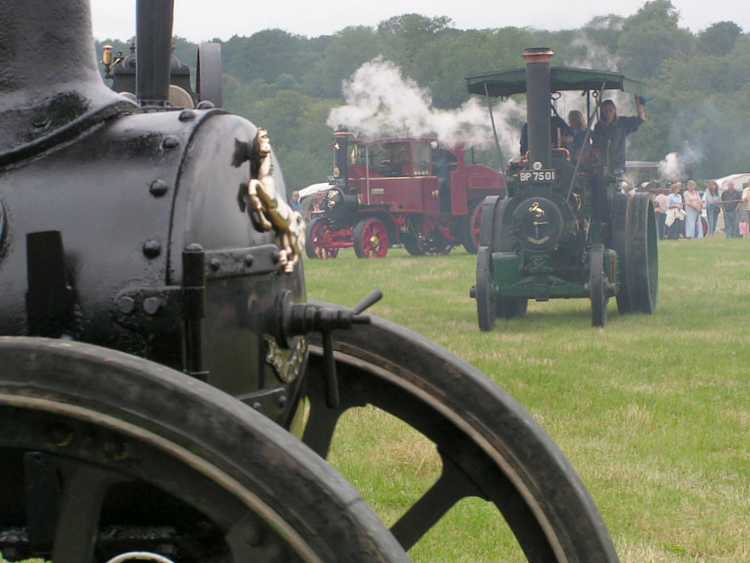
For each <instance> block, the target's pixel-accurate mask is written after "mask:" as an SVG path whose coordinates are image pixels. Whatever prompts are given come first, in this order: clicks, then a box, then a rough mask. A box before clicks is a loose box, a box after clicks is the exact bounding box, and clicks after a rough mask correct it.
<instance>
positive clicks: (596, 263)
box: [589, 244, 608, 327]
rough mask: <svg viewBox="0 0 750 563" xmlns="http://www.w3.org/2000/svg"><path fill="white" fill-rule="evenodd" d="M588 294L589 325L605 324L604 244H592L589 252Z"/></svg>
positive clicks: (605, 281)
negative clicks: (589, 302) (589, 308)
mask: <svg viewBox="0 0 750 563" xmlns="http://www.w3.org/2000/svg"><path fill="white" fill-rule="evenodd" d="M589 296H590V298H591V325H592V326H598V327H603V326H604V325H606V324H607V301H608V298H607V278H606V274H605V273H604V245H603V244H594V245H592V246H591V251H590V252H589Z"/></svg>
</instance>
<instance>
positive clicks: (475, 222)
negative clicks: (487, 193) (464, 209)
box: [461, 202, 482, 254]
mask: <svg viewBox="0 0 750 563" xmlns="http://www.w3.org/2000/svg"><path fill="white" fill-rule="evenodd" d="M470 209H471V213H470V214H469V216H468V218H467V219H468V220H467V221H466V223H465V224H464V232H463V234H462V237H461V238H462V244H463V246H464V248H465V249H466V252H468V253H469V254H476V253H477V252H478V251H479V231H480V230H481V224H482V202H479V203H477V204H476V205H474V207H472V208H470Z"/></svg>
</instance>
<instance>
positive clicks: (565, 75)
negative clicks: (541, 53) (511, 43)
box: [466, 66, 646, 98]
mask: <svg viewBox="0 0 750 563" xmlns="http://www.w3.org/2000/svg"><path fill="white" fill-rule="evenodd" d="M551 74H552V91H553V92H562V91H565V90H583V91H585V90H600V89H601V90H622V91H623V92H630V93H632V94H636V95H639V96H642V95H644V94H645V88H646V85H645V84H644V83H643V82H639V81H637V80H632V79H630V78H627V77H626V76H625V75H624V74H620V73H617V72H609V71H605V70H591V69H587V68H574V67H565V66H554V67H552V68H551ZM466 86H467V88H468V90H469V93H470V94H477V95H480V96H496V97H503V98H505V97H508V96H512V95H514V94H523V93H524V92H526V68H525V67H524V68H519V69H515V70H507V71H501V72H490V73H486V74H477V75H474V76H467V77H466Z"/></svg>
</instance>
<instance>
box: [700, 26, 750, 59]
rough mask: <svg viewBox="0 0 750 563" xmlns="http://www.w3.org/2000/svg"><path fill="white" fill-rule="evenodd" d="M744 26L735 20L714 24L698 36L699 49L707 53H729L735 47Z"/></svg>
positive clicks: (719, 54) (718, 54)
mask: <svg viewBox="0 0 750 563" xmlns="http://www.w3.org/2000/svg"><path fill="white" fill-rule="evenodd" d="M741 35H742V28H741V27H740V26H738V25H737V24H736V23H734V22H730V21H723V22H718V23H715V24H713V25H712V26H710V27H708V28H707V29H705V30H704V31H702V32H701V33H700V35H699V36H698V49H699V50H700V51H701V52H702V53H704V54H706V55H716V56H723V55H728V54H729V53H731V52H732V49H734V46H735V44H736V43H737V39H739V38H740V36H741Z"/></svg>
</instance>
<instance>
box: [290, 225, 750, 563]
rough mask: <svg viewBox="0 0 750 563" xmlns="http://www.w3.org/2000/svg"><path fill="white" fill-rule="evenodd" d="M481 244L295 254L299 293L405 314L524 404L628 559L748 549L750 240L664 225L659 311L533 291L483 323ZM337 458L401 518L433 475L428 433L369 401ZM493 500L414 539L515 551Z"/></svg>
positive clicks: (426, 545) (446, 557)
mask: <svg viewBox="0 0 750 563" xmlns="http://www.w3.org/2000/svg"><path fill="white" fill-rule="evenodd" d="M474 267H475V257H474V256H470V255H467V254H465V253H464V252H463V251H458V250H456V251H454V253H453V254H451V255H450V256H446V257H424V258H411V257H409V256H408V255H406V254H405V253H403V252H402V251H398V250H396V251H393V253H392V255H390V256H389V257H388V258H387V259H385V260H371V261H365V260H357V259H356V258H354V256H353V254H351V253H350V252H346V253H344V254H343V255H342V257H340V258H338V259H337V260H330V261H318V260H313V261H310V260H308V261H307V262H306V263H305V268H306V275H307V279H308V290H309V296H310V297H312V298H316V299H321V300H325V301H331V302H337V303H343V304H347V305H353V304H355V303H356V302H357V301H358V300H359V299H360V298H361V297H363V296H364V295H365V294H366V293H368V292H369V291H370V290H371V289H372V288H374V287H379V288H381V289H382V290H383V291H384V293H385V299H384V300H383V301H382V302H381V303H380V304H378V305H376V306H375V307H374V308H373V313H374V314H378V315H380V316H383V317H386V318H388V319H390V320H392V321H395V322H398V323H401V324H403V325H406V326H408V327H410V328H412V329H414V330H416V331H418V332H420V333H422V334H424V335H426V336H427V337H429V338H431V339H433V340H434V341H436V342H438V343H439V344H441V345H442V346H444V347H446V348H448V349H449V350H451V351H452V352H454V353H456V354H457V355H459V356H461V357H462V358H464V359H466V360H468V361H469V362H470V363H472V364H474V365H475V366H477V367H478V368H480V369H482V370H483V371H484V372H485V373H486V374H487V375H488V376H489V377H491V378H492V379H493V380H494V381H496V382H497V383H498V384H499V385H500V386H502V387H503V388H504V389H505V390H506V391H507V392H509V393H510V394H511V395H512V396H514V397H515V398H516V399H518V400H519V401H520V402H521V403H522V404H524V405H525V406H526V407H527V408H528V409H529V410H530V411H531V412H532V413H533V415H534V417H535V418H536V419H537V420H538V421H539V422H540V423H541V425H542V426H543V427H544V428H545V429H546V430H547V432H548V433H549V434H550V435H551V436H552V438H553V439H554V440H555V441H556V442H557V443H558V445H559V446H560V447H561V448H562V450H563V451H564V452H565V454H566V455H567V456H568V458H569V459H570V460H571V462H572V463H573V465H574V466H575V467H576V469H577V471H578V472H579V474H580V475H581V477H582V478H583V481H584V482H585V484H586V486H587V487H588V489H589V491H590V492H591V494H592V496H593V497H594V499H595V501H596V503H597V505H598V507H599V509H600V511H601V513H602V514H603V516H604V519H605V521H606V523H607V525H608V527H609V530H610V533H611V535H612V537H613V539H614V542H615V544H616V547H617V551H618V553H619V554H620V557H621V559H622V560H623V561H626V562H633V563H643V562H649V561H655V562H656V561H658V562H672V561H711V562H714V561H727V562H730V561H731V562H739V561H750V443H749V441H750V322H749V320H750V241H746V240H724V239H714V240H706V241H684V240H682V241H667V242H664V243H663V244H662V245H661V246H660V267H661V279H660V301H659V307H658V310H657V313H656V314H655V315H653V316H641V315H635V316H627V317H620V316H619V315H618V314H617V311H616V306H615V304H614V302H611V303H610V311H609V312H610V321H609V324H608V325H607V327H606V328H605V329H603V330H599V329H592V328H591V326H590V312H589V304H588V301H584V300H567V301H562V300H561V301H551V302H548V303H530V304H529V314H528V317H527V318H525V319H520V320H513V321H498V325H497V327H496V329H495V331H494V332H492V333H480V332H479V330H478V328H477V321H476V311H475V306H474V301H473V300H471V299H469V297H468V291H469V287H470V286H471V285H472V284H473V279H474ZM340 432H342V433H343V435H342V436H341V437H340V438H339V439H338V446H337V448H336V449H335V451H334V453H333V460H334V464H335V465H336V466H337V467H338V468H339V470H341V471H342V472H343V473H344V474H345V475H346V476H347V477H348V478H349V479H350V480H351V481H353V482H354V483H355V484H356V485H357V486H358V488H360V490H361V492H362V494H363V496H364V497H365V498H366V499H367V500H368V501H369V502H370V503H371V504H372V505H374V506H375V508H376V510H377V511H378V512H379V513H380V514H381V516H382V517H383V518H384V520H386V522H387V523H391V522H393V521H395V519H396V518H397V517H398V516H399V514H400V512H401V511H402V510H404V509H405V507H406V506H408V503H409V500H410V499H414V498H417V496H418V495H419V491H421V490H424V489H426V488H427V487H428V486H429V484H431V482H432V481H433V480H434V479H435V478H436V477H437V475H438V472H439V462H438V459H437V456H436V454H435V452H434V450H433V449H432V447H431V444H430V443H428V442H426V441H425V440H424V439H423V438H421V437H420V436H419V435H417V434H415V433H414V432H413V431H410V430H409V429H408V428H406V427H404V426H402V425H401V424H400V423H398V422H396V421H395V420H392V419H390V418H389V417H388V415H385V414H383V413H382V412H379V411H375V410H373V409H363V410H359V411H357V412H355V413H353V414H352V415H349V418H348V419H347V421H346V425H345V426H344V427H343V428H342V429H340ZM499 520H500V518H499V516H498V515H497V512H495V511H494V510H493V509H490V508H489V507H487V506H486V505H485V504H484V503H483V502H482V501H479V500H468V501H464V502H463V503H462V504H460V505H458V506H457V507H456V508H454V510H453V511H452V512H451V513H450V514H449V515H448V518H446V519H445V520H444V521H443V522H441V524H440V525H439V526H438V527H437V528H435V529H433V531H432V532H430V534H429V535H428V536H427V537H426V538H425V539H424V540H423V541H422V542H421V543H420V544H419V545H418V546H417V547H416V548H415V549H414V550H413V551H412V552H411V555H412V557H414V559H415V560H416V561H421V562H430V563H432V562H442V561H446V562H458V561H462V562H472V563H474V562H476V563H479V562H490V561H492V562H499V561H516V560H521V559H522V558H521V555H520V554H519V552H518V549H517V548H516V547H515V546H514V541H513V539H512V537H511V536H510V535H509V533H508V532H507V531H506V530H505V529H504V526H503V525H502V523H501V522H500V521H499Z"/></svg>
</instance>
